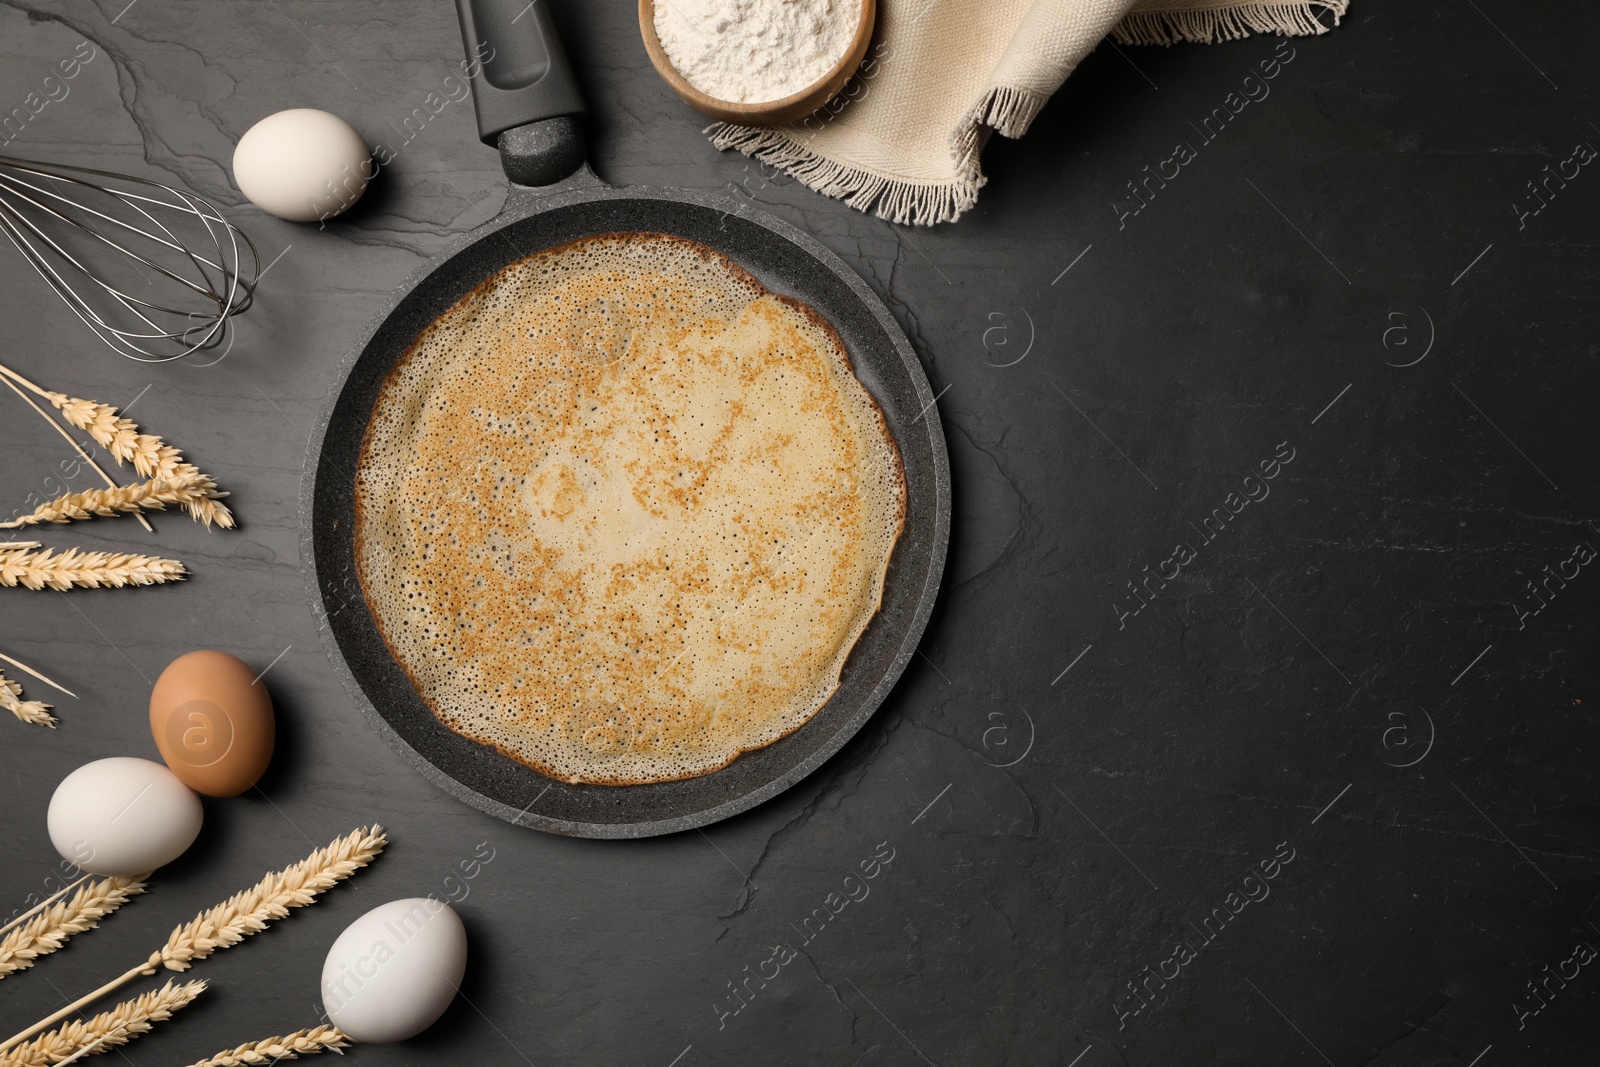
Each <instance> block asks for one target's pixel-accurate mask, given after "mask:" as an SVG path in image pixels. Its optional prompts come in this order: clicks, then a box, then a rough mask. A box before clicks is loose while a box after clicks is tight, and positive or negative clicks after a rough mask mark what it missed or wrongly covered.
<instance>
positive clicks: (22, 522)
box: [0, 471, 227, 530]
mask: <svg viewBox="0 0 1600 1067" xmlns="http://www.w3.org/2000/svg"><path fill="white" fill-rule="evenodd" d="M208 494H210V495H211V496H226V495H227V494H226V493H220V494H219V493H217V492H216V483H215V482H213V481H212V480H211V479H210V478H207V477H206V476H205V475H203V474H201V473H199V472H198V471H196V472H195V473H193V474H185V475H182V476H181V477H176V478H153V479H151V480H150V481H147V482H135V483H134V484H132V485H123V486H118V487H117V488H115V489H87V490H85V491H83V492H81V493H68V494H67V495H66V496H62V497H57V498H56V499H55V500H52V501H50V502H49V503H46V504H40V505H39V506H38V507H37V508H35V509H34V510H33V511H32V512H31V513H29V514H27V515H24V516H22V517H21V518H18V519H13V520H12V521H10V522H0V530H14V529H16V528H17V527H19V526H36V525H38V524H39V523H42V522H76V521H79V520H82V519H88V518H93V517H94V516H96V515H100V516H105V517H110V516H114V515H122V514H124V513H127V512H133V511H165V510H166V507H167V505H168V504H177V505H179V506H181V507H184V508H187V509H190V510H191V512H192V511H193V508H194V506H195V505H196V504H198V503H200V502H202V501H205V500H206V499H208ZM195 518H196V519H199V518H200V516H199V515H198V514H196V515H195Z"/></svg>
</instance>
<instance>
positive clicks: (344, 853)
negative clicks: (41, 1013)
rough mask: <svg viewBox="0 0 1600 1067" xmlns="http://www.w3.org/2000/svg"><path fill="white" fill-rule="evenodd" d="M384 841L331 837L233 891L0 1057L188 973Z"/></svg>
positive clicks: (359, 833) (327, 884)
mask: <svg viewBox="0 0 1600 1067" xmlns="http://www.w3.org/2000/svg"><path fill="white" fill-rule="evenodd" d="M388 843H389V839H388V837H387V836H385V835H384V832H383V827H381V826H378V825H376V824H374V825H373V826H371V827H370V828H364V829H360V830H353V831H351V832H350V833H348V834H346V835H345V836H344V837H341V838H337V839H335V840H334V841H333V842H332V843H331V844H329V845H328V846H327V847H326V848H319V849H317V851H315V852H313V853H312V854H311V855H309V856H307V857H306V858H305V859H303V860H301V861H300V862H299V863H295V864H291V865H289V866H288V867H285V868H284V869H283V870H281V871H273V872H272V873H271V874H268V875H267V876H266V877H265V878H263V879H261V881H260V882H258V883H256V884H255V885H254V886H251V887H250V888H249V889H246V890H245V891H244V892H242V893H235V894H234V895H233V896H231V897H229V898H228V899H227V900H225V901H223V902H222V903H221V904H218V905H217V906H216V907H214V908H210V909H208V910H206V911H203V912H201V913H200V914H199V915H197V916H195V917H194V918H193V919H192V920H190V921H189V922H188V923H186V924H184V925H183V926H180V927H178V928H177V929H175V930H173V931H172V936H170V937H168V938H167V943H166V944H164V945H162V946H161V947H160V948H159V949H157V950H156V951H155V952H152V953H151V954H150V958H149V959H147V960H145V961H144V962H143V963H140V964H137V965H135V966H133V967H131V968H129V969H128V970H126V971H124V972H123V973H122V974H119V975H118V976H117V977H115V978H113V979H111V981H109V982H107V983H106V984H105V985H103V986H101V987H100V988H99V989H96V990H94V991H93V992H91V993H88V994H86V995H85V996H82V997H79V998H78V999H77V1000H75V1001H73V1002H72V1003H71V1004H68V1005H67V1006H66V1007H64V1008H61V1009H60V1010H58V1011H57V1012H56V1013H55V1014H54V1015H50V1016H48V1017H46V1018H44V1019H40V1020H39V1021H38V1022H36V1023H34V1024H33V1025H32V1026H30V1027H29V1028H28V1029H26V1030H23V1031H22V1032H20V1033H16V1034H12V1035H11V1036H10V1037H8V1038H6V1039H5V1040H4V1041H0V1053H3V1052H5V1051H6V1050H7V1049H10V1048H13V1047H14V1046H16V1045H17V1044H18V1043H19V1042H22V1041H26V1040H28V1039H29V1038H30V1037H32V1036H33V1035H34V1034H37V1033H38V1032H39V1031H40V1030H43V1029H44V1028H45V1027H47V1026H54V1025H55V1024H56V1023H58V1022H60V1021H61V1020H62V1019H65V1018H66V1017H67V1016H69V1015H71V1014H72V1013H73V1012H75V1011H77V1010H79V1009H80V1008H82V1007H83V1006H84V1005H86V1004H90V1003H93V1002H94V1001H96V1000H98V999H100V998H101V997H103V996H105V995H106V994H107V993H110V992H112V991H113V990H116V989H120V988H121V987H122V986H125V985H127V984H128V983H129V982H131V981H133V980H134V979H135V978H138V977H139V976H140V975H151V974H155V973H156V970H157V969H158V968H160V967H162V966H165V967H167V968H168V969H169V970H174V971H185V970H188V969H189V968H190V967H191V966H193V964H194V961H195V960H203V959H205V958H206V957H207V956H209V955H211V954H212V953H213V952H215V951H217V950H218V949H221V948H227V947H228V946H229V945H236V944H238V943H239V942H240V941H243V940H244V939H245V938H247V937H249V936H250V935H251V934H254V933H259V932H261V931H262V930H265V929H266V928H267V924H268V923H270V922H271V921H272V920H274V919H281V918H283V917H284V916H285V915H287V914H289V909H290V908H300V907H304V906H305V905H307V904H310V903H312V902H314V901H315V900H316V899H317V897H318V896H319V895H321V894H322V892H323V891H324V890H326V889H329V888H331V887H332V886H334V885H336V884H337V883H339V882H342V881H344V880H345V879H346V878H349V877H350V876H351V875H353V874H355V873H356V871H358V870H360V869H361V868H362V867H365V866H366V865H367V864H369V863H371V862H372V861H373V859H374V858H375V857H376V856H377V855H378V853H380V852H382V851H383V846H384V845H387V844H388ZM0 1067H8V1065H7V1064H6V1061H5V1060H3V1059H0Z"/></svg>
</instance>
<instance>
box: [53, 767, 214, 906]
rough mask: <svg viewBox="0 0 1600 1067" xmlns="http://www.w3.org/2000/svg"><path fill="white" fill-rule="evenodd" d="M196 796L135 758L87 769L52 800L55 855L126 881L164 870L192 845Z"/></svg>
mask: <svg viewBox="0 0 1600 1067" xmlns="http://www.w3.org/2000/svg"><path fill="white" fill-rule="evenodd" d="M203 819H204V812H203V811H202V809H201V807H200V798H199V797H198V796H196V795H195V794H194V791H193V790H191V789H190V788H189V787H188V786H186V785H184V784H183V783H182V782H181V781H179V780H178V778H177V776H176V775H174V774H173V773H172V772H171V771H169V770H167V768H165V767H163V766H162V765H161V764H159V763H152V762H151V761H150V760H143V759H135V758H134V757H132V756H112V757H110V758H109V759H102V760H95V761H94V762H93V763H86V764H84V765H83V766H82V767H79V768H78V769H77V770H75V771H73V772H72V773H71V774H69V775H67V776H66V777H65V778H63V779H62V780H61V784H60V785H58V786H56V791H55V793H54V795H52V796H51V797H50V811H49V815H48V816H47V825H48V827H49V831H50V842H51V844H53V845H55V847H56V851H57V852H60V853H61V855H62V856H63V857H65V858H66V859H67V860H69V861H71V862H72V863H75V864H77V865H78V866H79V867H80V868H82V869H83V870H85V871H87V872H89V873H90V874H98V875H102V876H111V875H121V876H124V877H126V876H130V875H135V874H144V873H146V872H148V871H153V870H155V869H156V868H157V867H163V866H165V865H166V864H168V863H171V862H172V861H173V860H175V859H177V858H178V857H179V856H181V855H183V853H184V852H185V851H186V850H187V849H188V847H189V846H190V845H192V844H193V843H194V839H195V838H196V837H198V836H199V834H200V824H201V822H202V821H203Z"/></svg>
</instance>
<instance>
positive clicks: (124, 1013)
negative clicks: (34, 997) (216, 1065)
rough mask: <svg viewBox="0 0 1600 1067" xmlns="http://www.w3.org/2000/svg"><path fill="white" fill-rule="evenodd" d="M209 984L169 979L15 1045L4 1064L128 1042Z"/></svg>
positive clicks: (36, 1063) (30, 1065)
mask: <svg viewBox="0 0 1600 1067" xmlns="http://www.w3.org/2000/svg"><path fill="white" fill-rule="evenodd" d="M205 987H206V983H205V982H204V981H195V982H184V983H183V984H182V985H176V984H174V983H173V982H171V981H169V982H167V984H166V985H164V986H162V987H161V988H160V989H152V990H150V991H149V992H146V993H140V994H139V995H138V996H136V997H134V998H133V999H132V1000H125V1001H123V1002H122V1003H121V1004H118V1005H117V1006H116V1007H114V1008H112V1009H111V1010H110V1011H106V1012H101V1013H100V1014H99V1015H96V1016H94V1017H93V1018H92V1019H89V1020H87V1021H85V1022H72V1023H68V1024H67V1025H66V1026H63V1027H62V1028H61V1029H59V1030H51V1031H50V1032H49V1033H47V1034H44V1035H43V1036H41V1037H37V1038H34V1039H33V1040H32V1041H30V1042H28V1043H27V1044H26V1045H21V1046H18V1047H16V1048H13V1049H12V1050H11V1051H10V1052H8V1053H6V1054H5V1057H4V1058H0V1067H51V1065H52V1064H56V1063H60V1062H62V1061H63V1060H66V1059H69V1058H73V1055H74V1053H79V1052H82V1051H84V1050H85V1048H86V1047H87V1046H90V1045H92V1046H94V1048H93V1052H94V1053H100V1052H105V1051H107V1050H108V1049H110V1048H112V1047H114V1046H116V1045H125V1044H127V1043H128V1042H129V1041H130V1040H132V1039H133V1038H135V1037H137V1036H139V1035H140V1034H142V1033H145V1032H146V1031H148V1030H149V1029H150V1027H151V1026H152V1025H153V1024H155V1023H158V1022H162V1021H163V1020H166V1019H170V1018H172V1013H173V1012H175V1011H177V1010H179V1009H180V1008H183V1007H185V1006H186V1005H187V1004H188V1003H189V1002H190V1001H192V1000H194V998H195V997H197V996H199V995H200V991H201V990H203V989H205Z"/></svg>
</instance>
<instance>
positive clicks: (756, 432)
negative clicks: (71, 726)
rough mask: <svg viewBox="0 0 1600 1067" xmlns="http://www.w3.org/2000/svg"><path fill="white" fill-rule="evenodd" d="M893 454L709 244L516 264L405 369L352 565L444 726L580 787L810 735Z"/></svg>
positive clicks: (865, 405) (878, 541) (656, 778)
mask: <svg viewBox="0 0 1600 1067" xmlns="http://www.w3.org/2000/svg"><path fill="white" fill-rule="evenodd" d="M904 516H905V486H904V477H903V474H902V471H901V466H900V456H899V452H898V451H897V450H896V448H895V445H894V441H893V439H892V438H891V437H890V436H889V432H888V429H887V427H886V426H885V424H884V421H883V415H882V413H881V412H880V411H879V409H878V406H877V404H876V403H875V402H874V400H873V399H872V396H871V395H870V394H869V393H868V392H867V390H866V388H865V387H864V386H863V385H862V384H861V382H860V381H859V380H857V378H856V377H855V375H854V373H853V372H852V369H851V366H850V360H849V356H848V355H847V354H846V352H845V349H844V345H843V344H842V343H841V342H840V340H839V337H838V335H837V334H835V333H834V331H833V329H832V328H831V327H830V326H829V325H828V324H827V323H826V322H825V321H824V320H823V319H822V318H821V317H820V316H819V315H817V314H816V312H814V311H813V310H812V309H811V308H809V307H807V306H805V305H804V304H801V303H800V302H798V301H795V300H791V299H789V298H787V297H782V296H777V295H774V294H772V293H769V292H767V291H766V290H765V289H763V288H762V286H761V285H760V284H759V283H758V282H757V281H756V280H755V279H754V278H752V277H751V276H750V275H749V274H747V273H746V272H745V271H744V270H742V269H741V268H740V267H738V266H737V265H736V264H734V263H733V262H731V261H730V260H728V259H727V258H725V257H723V256H722V255H720V254H719V253H717V252H715V251H713V250H712V249H710V248H707V247H705V246H704V245H701V244H698V243H696V242H693V241H688V240H684V239H682V238H678V237H669V236H665V235H661V234H608V235H604V236H599V237H593V238H588V239H585V240H581V241H575V242H573V243H571V244H567V245H563V246H561V247H559V248H554V249H550V250H549V251H546V252H542V253H539V254H538V255H534V256H530V257H528V258H526V259H523V260H520V261H518V262H516V263H513V264H512V265H511V266H509V267H507V268H505V269H504V270H502V271H501V272H500V273H499V274H497V275H495V276H494V277H493V278H491V279H490V280H489V281H487V282H485V283H484V284H483V285H481V286H479V287H478V288H477V289H475V290H474V291H473V292H471V293H469V294H468V295H467V296H465V297H463V298H462V299H461V301H460V302H459V303H457V304H456V305H455V306H454V307H452V308H451V309H450V310H449V311H447V312H445V314H444V315H442V316H441V317H440V318H439V319H438V320H437V321H436V322H434V323H433V324H432V325H431V326H429V327H428V329H426V330H425V331H423V333H422V335H421V336H420V337H419V338H418V339H417V341H416V342H415V343H414V344H413V345H412V347H411V348H410V349H409V350H408V351H407V352H406V354H405V355H404V356H402V357H401V359H400V360H399V361H398V362H397V363H396V364H395V367H394V369H393V371H392V372H391V373H390V375H389V378H388V380H387V382H386V383H385V385H384V387H383V390H382V394H381V396H380V397H379V399H378V402H377V404H376V405H375V407H374V410H373V415H372V420H371V422H370V424H369V425H368V428H367V434H366V438H365V440H364V441H363V444H362V450H361V461H360V466H359V468H358V471H357V477H356V531H355V541H356V567H357V573H358V574H359V576H360V579H361V584H362V588H363V590H364V591H365V593H366V597H367V602H368V604H369V605H370V606H371V609H372V613H373V617H374V618H375V619H376V620H377V624H378V628H379V630H380V632H381V633H382V635H383V638H384V640H385V642H387V644H388V646H389V649H390V651H391V652H392V653H393V654H394V657H395V659H396V660H397V661H398V662H399V663H400V665H401V666H402V667H403V668H404V669H405V670H406V672H407V673H408V674H409V675H410V677H411V680H412V682H413V684H414V685H415V686H416V688H417V691H418V692H419V693H420V694H421V695H422V698H423V700H424V701H425V702H426V703H427V705H428V707H429V708H431V709H432V710H433V713H434V714H435V715H436V716H437V717H438V718H439V720H440V721H441V722H442V723H444V724H445V725H446V726H448V727H449V728H450V729H452V730H454V731H456V732H457V733H459V734H462V735H464V736H466V737H469V738H472V739H473V740H475V741H479V742H482V743H484V744H487V745H492V746H494V747H495V748H497V749H499V750H500V751H501V752H503V753H505V754H506V755H508V756H510V757H512V758H514V759H517V760H520V761H521V762H523V763H525V764H527V765H529V766H531V767H533V768H535V769H537V770H539V771H541V772H543V773H545V774H548V775H551V776H553V777H556V778H560V779H563V780H565V781H569V782H591V783H601V784H608V785H626V784H634V783H640V782H660V781H671V780H674V779H679V778H688V777H693V776H696V775H702V774H706V773H708V772H710V771H713V770H716V769H717V768H719V767H723V766H726V765H727V764H728V763H729V762H731V761H732V760H733V759H734V758H735V757H737V756H738V755H739V753H741V752H745V751H748V750H750V749H754V748H759V747H761V746H763V745H767V744H771V743H772V742H773V741H775V740H777V739H778V738H780V737H783V736H784V735H785V734H788V733H790V732H792V731H793V730H795V729H797V728H799V727H800V726H801V725H803V724H804V723H805V722H806V721H807V720H809V719H810V718H811V717H812V716H813V715H814V714H816V712H817V710H818V709H819V708H821V707H822V706H823V704H825V703H826V702H827V700H828V698H829V697H830V696H831V695H832V694H833V692H834V691H835V690H836V689H837V688H838V685H839V673H840V670H841V669H842V668H843V666H844V662H845V659H846V657H847V656H848V655H849V654H850V650H851V648H852V647H853V646H854V645H855V642H856V640H857V638H859V637H860V635H861V633H862V631H863V630H864V629H865V628H866V625H867V622H868V620H870V619H871V617H872V615H873V614H874V613H875V612H876V611H877V609H878V607H879V604H880V603H881V600H882V594H883V582H884V576H885V573H886V571H887V568H888V564H889V557H890V554H891V552H892V551H893V549H894V545H895V541H896V540H897V539H898V538H899V536H900V531H901V527H902V525H903V522H904Z"/></svg>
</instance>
